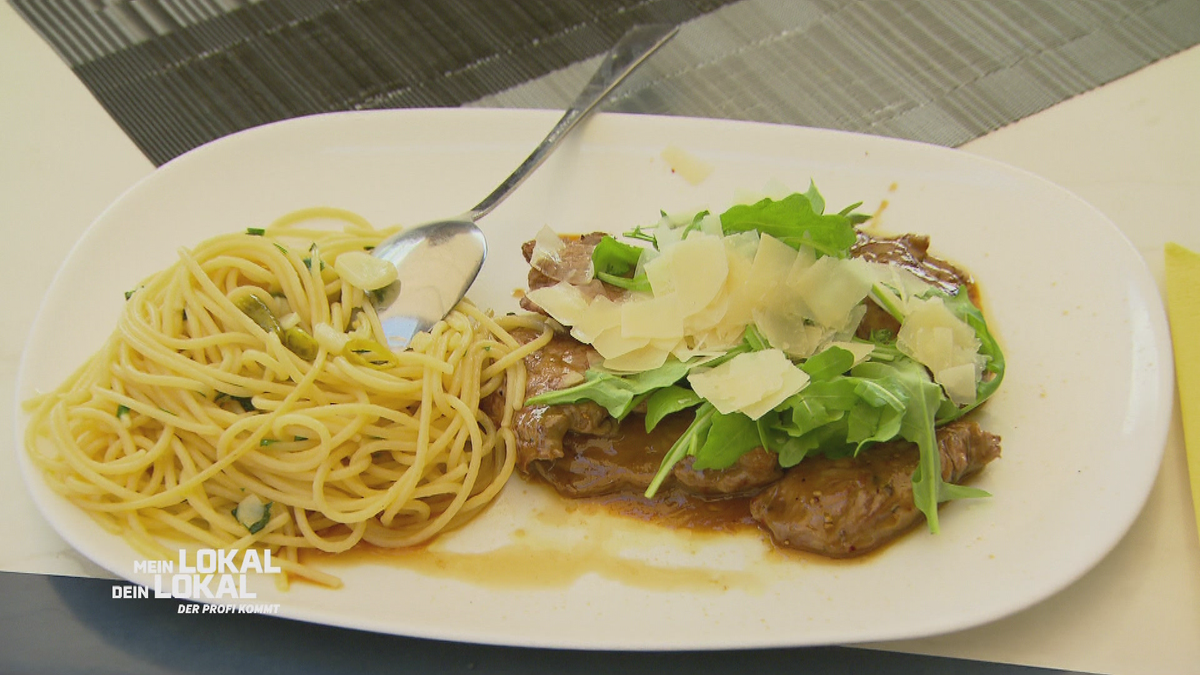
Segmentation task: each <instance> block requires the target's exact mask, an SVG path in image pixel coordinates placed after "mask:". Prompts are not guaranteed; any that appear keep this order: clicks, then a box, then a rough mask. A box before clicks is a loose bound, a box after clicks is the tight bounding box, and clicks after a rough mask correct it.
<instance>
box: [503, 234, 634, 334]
mask: <svg viewBox="0 0 1200 675" xmlns="http://www.w3.org/2000/svg"><path fill="white" fill-rule="evenodd" d="M604 237H605V234H604V233H603V232H592V233H591V234H585V235H582V236H572V235H561V238H562V240H563V243H564V246H563V249H562V250H561V251H559V252H558V255H557V256H556V257H555V258H554V259H542V260H538V261H536V263H535V261H534V260H533V251H534V248H535V247H536V246H537V241H536V240H532V239H531V240H529V241H527V242H525V243H524V244H522V245H521V255H523V256H525V262H528V263H529V265H530V267H529V276H528V284H529V290H531V291H533V290H537V289H539V288H544V287H546V286H553V285H554V284H557V283H559V282H560V281H567V282H569V283H571V284H574V285H575V286H578V287H579V289H580V290H582V291H583V292H584V293H585V294H587V295H589V296H590V297H594V296H596V295H599V294H601V293H603V294H604V295H606V296H608V299H609V300H616V299H618V298H620V297H621V296H622V295H623V294H624V293H625V291H624V290H622V289H620V288H617V287H616V286H610V285H608V284H606V283H604V282H602V281H600V280H598V279H593V278H592V251H594V250H595V249H596V244H599V243H600V240H601V239H603V238H604ZM520 304H521V309H524V310H525V311H527V312H536V313H538V314H545V313H546V312H545V311H544V310H542V308H541V307H538V306H537V305H536V304H534V303H533V302H532V301H530V300H529V298H521V303H520Z"/></svg>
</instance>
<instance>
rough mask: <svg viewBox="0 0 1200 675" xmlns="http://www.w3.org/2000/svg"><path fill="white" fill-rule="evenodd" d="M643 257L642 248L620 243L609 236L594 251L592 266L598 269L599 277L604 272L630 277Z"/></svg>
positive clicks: (605, 236)
mask: <svg viewBox="0 0 1200 675" xmlns="http://www.w3.org/2000/svg"><path fill="white" fill-rule="evenodd" d="M641 257H642V249H641V248H639V247H637V246H633V245H631V244H625V243H622V242H619V241H617V240H616V239H614V238H613V237H611V236H609V235H607V234H606V235H604V237H603V238H602V239H601V240H600V243H599V244H596V248H594V249H592V264H593V265H595V267H596V273H597V275H598V274H600V273H601V272H603V273H605V274H611V275H613V276H618V277H628V276H630V275H632V274H633V271H634V270H635V269H637V263H638V259H640V258H641Z"/></svg>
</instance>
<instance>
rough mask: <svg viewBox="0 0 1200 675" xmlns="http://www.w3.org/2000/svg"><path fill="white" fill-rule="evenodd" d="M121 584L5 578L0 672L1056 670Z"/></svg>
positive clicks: (0, 586) (947, 673)
mask: <svg viewBox="0 0 1200 675" xmlns="http://www.w3.org/2000/svg"><path fill="white" fill-rule="evenodd" d="M122 586H124V584H123V582H113V581H109V580H106V579H82V578H73V577H54V576H35V575H29V574H18V573H14V572H0V598H4V602H3V603H2V604H0V673H10V672H11V673H22V674H23V675H35V674H37V673H53V674H54V675H69V674H72V673H88V674H89V675H103V674H105V673H114V674H115V673H120V674H121V675H143V674H145V675H153V674H158V673H204V674H205V675H220V674H222V673H238V674H244V673H287V674H288V675H303V674H306V673H355V674H369V673H439V674H446V673H470V674H472V675H479V674H483V673H526V674H528V675H536V674H539V673H554V674H556V675H557V674H560V673H578V674H586V673H621V674H622V675H643V674H645V675H651V674H654V675H671V674H672V673H704V674H705V675H722V674H724V673H738V674H741V673H752V672H756V673H785V672H786V673H790V674H792V675H816V674H817V673H891V674H894V675H908V674H916V673H921V674H922V675H1050V674H1052V673H1062V672H1063V671H1059V670H1051V669H1043V668H1031V667H1025V666H1019V665H1009V664H1000V663H985V662H980V661H970V660H966V659H953V658H946V657H937V656H921V655H916V654H901V653H895V652H883V651H873V650H867V649H856V648H850V647H818V648H808V649H801V648H796V649H753V650H740V651H711V652H579V651H572V650H551V649H531V648H521V647H515V646H514V647H497V646H487V645H472V644H461V643H451V642H441V641H437V640H421V639H414V638H405V637H398V636H393V635H381V634H376V633H366V632H361V631H355V630H349V629H345V628H334V627H329V626H319V625H314V624H308V623H301V622H298V621H290V620H287V619H280V618H276V617H272V616H266V615H261V614H202V613H196V614H185V613H180V611H179V606H180V605H181V604H190V603H189V602H188V601H182V600H171V599H153V598H146V599H137V600H134V599H114V598H113V597H112V595H113V594H112V589H113V588H114V587H116V588H118V590H119V589H120V588H121V587H122Z"/></svg>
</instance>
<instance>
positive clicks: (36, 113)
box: [0, 3, 1200, 674]
mask: <svg viewBox="0 0 1200 675" xmlns="http://www.w3.org/2000/svg"><path fill="white" fill-rule="evenodd" d="M963 150H965V151H968V152H973V153H976V154H979V155H984V156H988V157H992V158H995V159H998V160H1001V161H1004V162H1007V163H1010V164H1013V165H1015V166H1018V167H1022V168H1024V169H1027V170H1029V171H1032V172H1034V173H1037V174H1040V175H1042V176H1044V177H1046V178H1048V179H1050V180H1052V181H1054V182H1056V183H1059V184H1061V185H1063V186H1065V187H1066V188H1068V189H1070V190H1072V191H1074V192H1075V193H1077V194H1079V195H1080V196H1082V197H1083V198H1084V199H1086V200H1087V201H1089V202H1091V203H1092V204H1093V205H1095V206H1096V207H1097V208H1099V209H1100V210H1101V211H1102V212H1104V213H1105V214H1106V215H1107V216H1108V217H1109V218H1111V219H1112V220H1113V221H1114V222H1115V223H1116V224H1117V225H1118V226H1119V227H1120V228H1121V229H1122V230H1123V231H1124V232H1125V234H1126V235H1127V236H1128V237H1129V239H1130V240H1131V241H1132V242H1133V244H1134V245H1135V246H1136V247H1137V249H1138V250H1139V251H1140V252H1141V253H1142V254H1143V255H1144V256H1145V258H1146V261H1147V263H1148V265H1149V267H1150V269H1151V270H1152V272H1153V273H1154V275H1155V277H1156V278H1157V279H1158V280H1159V282H1160V285H1161V282H1162V276H1163V262H1162V250H1163V244H1164V243H1165V242H1167V241H1177V242H1179V243H1181V244H1183V245H1185V246H1187V247H1189V248H1192V249H1193V250H1200V223H1198V222H1197V218H1196V216H1195V215H1194V212H1195V200H1196V198H1197V196H1200V47H1195V48H1192V49H1190V50H1188V51H1185V52H1183V53H1181V54H1178V55H1176V56H1173V57H1170V58H1168V59H1165V60H1163V61H1161V62H1159V63H1156V64H1154V65H1151V66H1149V67H1147V68H1145V69H1143V70H1141V71H1139V72H1137V73H1134V74H1132V75H1130V76H1128V77H1125V78H1123V79H1121V80H1118V81H1116V82H1113V83H1111V84H1108V85H1106V86H1104V87H1101V88H1099V89H1097V90H1094V91H1092V92H1089V93H1087V94H1084V95H1081V96H1078V97H1076V98H1074V99H1071V100H1068V101H1066V102H1063V103H1061V104H1059V105H1057V106H1055V107H1053V108H1051V109H1049V110H1046V111H1043V112H1042V113H1039V114H1037V115H1034V116H1032V117H1030V118H1027V119H1025V120H1022V121H1020V122H1018V123H1016V124H1013V125H1011V126H1009V127H1007V128H1004V129H1001V130H999V131H996V132H994V133H991V134H989V135H987V136H985V137H983V138H980V139H977V140H975V141H973V142H971V143H969V144H967V145H966V146H964V147H963ZM151 171H153V166H152V165H151V163H150V162H149V161H148V160H147V159H146V158H145V157H144V156H143V155H142V154H141V152H140V151H139V150H138V149H137V148H136V147H135V146H134V144H133V143H132V142H131V141H130V140H129V139H128V137H127V136H126V135H125V133H124V132H123V131H122V130H121V129H120V128H119V127H118V126H117V125H116V124H115V123H114V122H113V120H112V119H111V118H110V117H109V115H108V114H107V113H106V112H105V111H104V110H103V108H101V107H100V105H99V104H98V103H97V102H96V101H95V100H94V99H93V98H92V96H91V94H90V93H89V92H88V91H87V89H86V88H85V87H84V86H83V84H82V83H81V82H80V81H79V80H78V79H77V78H76V77H75V76H74V75H73V74H72V73H71V71H70V70H69V69H68V68H67V66H66V65H65V64H64V63H63V62H62V60H61V59H59V58H58V57H57V55H55V54H54V53H53V51H52V50H51V49H50V48H49V47H48V46H47V44H46V43H45V42H43V41H42V40H41V38H39V37H38V36H37V35H36V34H35V33H34V32H33V31H32V30H31V29H30V28H29V27H28V26H27V25H26V24H25V23H24V22H23V21H22V20H21V19H20V18H19V17H18V16H17V15H16V14H15V12H14V11H13V10H12V8H11V7H10V6H9V5H7V4H5V3H0V223H3V225H0V228H2V231H3V235H2V236H3V243H2V244H0V251H2V254H0V259H2V260H3V264H2V265H0V285H2V287H3V288H5V289H7V290H6V293H5V301H4V302H5V307H4V312H3V315H2V316H3V317H4V318H3V321H2V323H0V326H2V327H3V330H0V406H2V407H4V408H5V409H6V410H9V411H11V410H14V409H15V407H16V404H17V402H16V401H15V400H14V389H15V379H16V372H17V365H18V362H19V359H20V354H21V350H22V349H23V346H24V342H25V338H26V335H27V333H28V331H29V327H30V325H31V323H32V321H33V317H34V314H35V312H36V310H37V308H38V304H39V302H40V300H41V297H42V295H43V294H44V292H45V291H46V289H47V287H48V286H49V284H50V281H51V279H52V277H53V275H54V272H55V270H56V269H57V267H58V265H59V264H60V263H61V262H62V260H63V259H64V258H65V257H66V255H67V252H68V250H69V249H70V247H71V246H72V244H73V243H74V242H75V240H76V239H77V238H78V237H79V235H80V234H81V233H82V232H83V230H84V228H86V227H87V225H88V224H89V223H90V222H91V221H92V220H93V219H95V218H96V217H97V216H98V215H99V214H100V213H101V212H102V211H103V210H104V208H105V207H106V206H107V205H108V204H109V203H111V202H112V201H113V200H114V199H116V198H117V197H118V196H119V195H120V194H121V193H122V192H123V191H124V190H126V189H128V188H129V187H131V186H132V185H133V184H134V183H135V182H137V181H138V180H139V179H141V178H142V177H144V176H146V175H147V174H149V173H150V172H151ZM1097 264H1103V261H1097ZM13 427H14V420H13V417H12V415H11V413H6V414H5V415H3V416H0V438H3V439H5V441H4V445H3V449H2V450H0V512H2V513H4V514H5V517H4V518H2V519H0V540H2V541H4V545H3V547H0V571H15V572H28V573H42V574H65V575H80V576H107V573H105V572H104V571H103V570H101V569H100V568H98V567H96V566H95V565H93V564H91V563H90V562H88V561H87V560H85V559H83V558H82V557H81V556H79V555H78V554H76V553H75V552H74V551H73V550H72V549H71V548H70V547H69V546H68V545H67V544H66V543H64V542H63V541H62V540H61V539H60V538H59V537H58V536H57V535H56V534H55V533H54V532H53V531H52V530H51V528H50V526H49V525H48V524H46V522H45V521H44V520H42V518H41V516H40V515H39V514H38V512H37V510H36V509H35V508H34V505H33V503H32V501H31V500H30V498H29V496H28V494H27V493H26V491H25V488H24V486H23V484H22V482H21V479H20V476H19V473H18V469H17V464H16V459H15V457H16V452H18V451H20V450H19V448H18V442H17V439H15V438H14V429H13ZM0 600H2V599H0ZM878 646H879V647H880V648H883V649H890V650H898V651H907V652H917V653H927V654H937V655H946V656H956V657H963V658H970V659H979V660H988V661H999V662H1008V663H1020V664H1027V665H1038V666H1047V667H1053V668H1061V669H1065V670H1083V671H1091V672H1100V673H1167V674H1170V673H1181V674H1182V673H1192V672H1200V539H1198V538H1197V530H1196V523H1195V518H1194V516H1193V513H1192V507H1191V500H1190V492H1189V486H1188V480H1187V468H1186V464H1185V454H1184V447H1183V441H1182V430H1181V425H1180V420H1179V413H1178V408H1177V407H1176V411H1175V415H1174V419H1173V422H1172V427H1171V431H1170V437H1169V439H1168V447H1167V448H1166V456H1165V460H1164V462H1163V465H1162V469H1161V472H1160V473H1159V477H1158V481H1157V483H1156V485H1155V487H1154V490H1153V492H1152V493H1151V495H1150V498H1149V501H1148V503H1147V504H1146V507H1145V510H1144V511H1143V513H1142V514H1141V516H1140V517H1139V518H1138V520H1137V521H1136V523H1135V524H1134V526H1133V528H1132V529H1131V531H1130V532H1129V534H1128V536H1126V537H1125V538H1124V539H1123V540H1122V542H1121V543H1120V544H1119V545H1118V546H1117V548H1116V549H1115V550H1114V551H1113V552H1112V553H1111V554H1110V555H1109V556H1108V557H1106V558H1105V559H1104V560H1103V561H1101V562H1100V564H1099V565H1098V566H1097V567H1096V568H1095V569H1093V570H1092V571H1091V572H1089V573H1088V574H1086V575H1085V576H1084V577H1083V578H1082V579H1080V580H1079V581H1078V582H1077V583H1075V584H1074V585H1072V586H1070V587H1069V588H1067V589H1066V590H1065V591H1063V592H1062V593H1059V594H1058V595H1056V596H1054V597H1052V598H1050V599H1048V600H1046V601H1045V602H1042V603H1040V604H1039V605H1037V606H1035V607H1033V608H1031V609H1028V610H1026V611H1023V612H1021V613H1019V614H1017V615H1015V616H1012V617H1009V618H1007V619H1003V620H1001V621H997V622H995V623H993V624H989V625H987V626H983V627H979V628H975V629H971V630H967V631H963V632H960V633H954V634H951V635H944V636H939V637H933V638H927V639H923V640H914V641H905V642H897V643H889V644H886V645H878Z"/></svg>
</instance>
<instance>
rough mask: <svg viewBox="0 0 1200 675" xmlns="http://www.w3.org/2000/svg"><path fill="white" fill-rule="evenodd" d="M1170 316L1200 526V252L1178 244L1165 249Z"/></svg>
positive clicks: (1184, 435) (1188, 456) (1190, 472)
mask: <svg viewBox="0 0 1200 675" xmlns="http://www.w3.org/2000/svg"><path fill="white" fill-rule="evenodd" d="M1165 254H1166V263H1167V314H1168V315H1170V317H1171V339H1172V343H1173V344H1174V345H1175V379H1176V383H1177V384H1178V386H1179V406H1180V409H1181V410H1182V412H1183V443H1184V445H1185V446H1186V447H1187V458H1188V474H1189V475H1190V476H1191V479H1192V506H1193V507H1195V509H1196V522H1197V523H1200V253H1196V252H1194V251H1189V250H1188V249H1186V248H1184V247H1182V246H1180V245H1179V244H1175V243H1168V244H1167V246H1166V250H1165Z"/></svg>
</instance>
